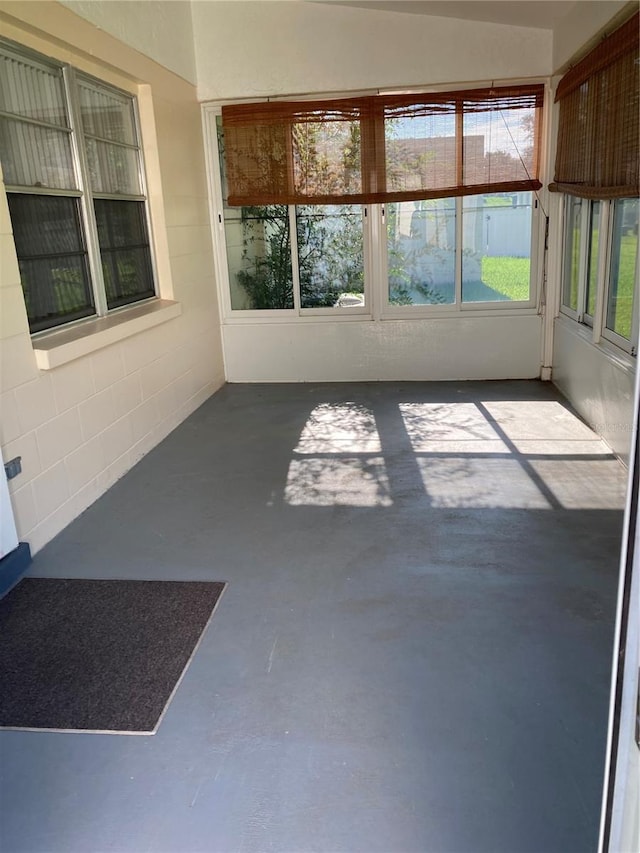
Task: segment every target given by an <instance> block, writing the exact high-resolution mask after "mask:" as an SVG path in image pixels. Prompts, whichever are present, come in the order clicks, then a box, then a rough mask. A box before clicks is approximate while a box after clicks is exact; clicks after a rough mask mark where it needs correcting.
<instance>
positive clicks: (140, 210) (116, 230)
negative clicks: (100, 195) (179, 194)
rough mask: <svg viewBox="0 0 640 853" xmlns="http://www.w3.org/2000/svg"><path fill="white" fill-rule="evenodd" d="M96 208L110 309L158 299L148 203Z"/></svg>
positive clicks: (102, 202)
mask: <svg viewBox="0 0 640 853" xmlns="http://www.w3.org/2000/svg"><path fill="white" fill-rule="evenodd" d="M94 204H95V212H96V223H97V226H98V242H99V244H100V256H101V258H102V272H103V275H104V284H105V289H106V292H107V305H108V307H109V308H117V307H119V306H120V305H128V304H129V303H130V302H137V301H139V300H140V299H145V298H147V297H152V296H155V289H154V286H153V268H152V265H151V251H150V248H149V239H148V236H147V229H146V216H145V209H144V202H137V201H114V200H111V199H96V200H95V202H94Z"/></svg>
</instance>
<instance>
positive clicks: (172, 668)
mask: <svg viewBox="0 0 640 853" xmlns="http://www.w3.org/2000/svg"><path fill="white" fill-rule="evenodd" d="M224 587H225V584H224V583H209V582H201V581H138V580H67V579H59V578H25V579H23V580H22V581H21V582H20V583H19V584H18V585H17V586H16V587H15V588H14V589H12V590H11V592H9V593H8V594H7V595H6V596H5V597H4V598H3V599H2V600H0V728H11V729H47V730H49V731H51V730H65V731H70V730H71V731H85V732H88V731H92V732H104V733H111V732H113V733H120V734H153V733H154V732H155V731H156V730H157V728H158V726H159V724H160V721H161V719H162V716H163V713H164V711H165V709H166V707H167V705H168V704H169V702H170V700H171V698H172V696H173V694H174V692H175V690H176V689H177V687H178V684H179V683H180V680H181V678H182V676H183V674H184V672H185V671H186V668H187V666H188V664H189V662H190V660H191V658H192V656H193V654H194V652H195V650H196V648H197V646H198V643H199V641H200V639H201V637H202V634H203V632H204V630H205V628H206V627H207V625H208V623H209V620H210V619H211V617H212V615H213V612H214V610H215V607H216V604H217V602H218V600H219V598H220V595H221V594H222V591H223V589H224Z"/></svg>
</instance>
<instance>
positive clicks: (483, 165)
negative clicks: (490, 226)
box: [464, 108, 535, 186]
mask: <svg viewBox="0 0 640 853" xmlns="http://www.w3.org/2000/svg"><path fill="white" fill-rule="evenodd" d="M534 130H535V111H534V110H533V109H528V108H519V109H509V110H505V109H501V110H496V111H493V112H478V113H474V112H469V113H465V116H464V184H465V186H473V185H474V184H486V183H496V182H499V181H526V180H528V179H529V178H530V177H531V175H532V174H533V153H534Z"/></svg>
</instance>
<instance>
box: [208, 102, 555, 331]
mask: <svg viewBox="0 0 640 853" xmlns="http://www.w3.org/2000/svg"><path fill="white" fill-rule="evenodd" d="M334 97H335V95H334ZM221 112H222V103H210V104H203V105H202V121H203V131H204V139H205V158H206V164H207V173H208V176H209V205H210V215H211V223H212V233H213V243H214V257H215V272H216V281H217V285H218V295H219V299H220V305H221V306H222V322H223V323H227V324H236V323H238V324H242V323H247V322H249V323H256V322H260V323H278V322H280V323H281V322H284V321H290V322H291V321H295V322H304V321H307V322H309V321H313V322H335V321H337V322H344V321H347V322H348V321H363V320H374V321H376V320H398V319H422V318H425V319H427V318H434V317H456V316H460V315H461V314H465V313H467V312H469V313H473V314H481V315H483V316H509V315H517V316H523V315H527V314H537V313H538V295H539V292H540V281H539V279H540V271H541V268H542V267H541V258H540V251H539V246H540V239H541V234H540V229H541V222H542V221H543V220H544V217H543V216H542V205H541V204H540V199H539V196H538V194H537V193H535V192H532V193H531V195H532V211H531V238H530V239H531V242H530V277H529V299H528V300H522V301H504V302H502V301H500V302H498V301H496V302H462V299H461V295H462V249H463V247H462V235H463V229H462V208H463V204H464V197H462V196H459V197H457V198H456V249H455V251H456V260H455V302H454V303H450V304H445V305H407V306H398V305H392V304H390V302H389V292H388V282H387V240H386V222H385V205H384V204H368V205H363V206H362V207H363V243H364V245H363V250H364V296H365V306H364V307H363V308H302V307H301V306H300V301H299V300H300V297H299V282H298V281H297V269H296V264H295V263H293V264H292V265H293V267H294V269H293V285H294V286H293V291H294V307H293V308H286V309H265V310H252V309H240V308H238V309H234V308H232V307H231V291H230V282H229V270H228V265H227V254H226V242H225V224H224V213H223V210H224V208H223V199H222V178H221V174H220V161H219V148H218V131H217V118H218V116H220V115H221ZM289 210H290V214H289V215H290V216H291V215H292V214H291V211H294V214H293V215H294V217H295V205H290V206H289ZM290 233H291V234H292V235H293V234H295V227H294V223H293V221H291V227H290ZM296 251H297V246H295V245H294V241H293V240H292V259H293V257H294V253H295V252H296Z"/></svg>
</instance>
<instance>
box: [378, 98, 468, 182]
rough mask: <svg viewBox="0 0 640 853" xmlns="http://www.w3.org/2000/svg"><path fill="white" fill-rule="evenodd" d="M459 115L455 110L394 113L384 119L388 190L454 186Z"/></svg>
mask: <svg viewBox="0 0 640 853" xmlns="http://www.w3.org/2000/svg"><path fill="white" fill-rule="evenodd" d="M455 133H456V118H455V112H454V113H452V114H451V113H446V112H445V114H443V115H422V116H420V115H418V116H412V117H406V116H405V117H394V116H393V113H392V111H388V114H387V116H386V117H385V122H384V137H385V163H386V174H387V190H388V191H389V192H394V191H397V192H400V191H410V190H421V189H432V188H441V187H455V186H456V184H457V181H456V139H455Z"/></svg>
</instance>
